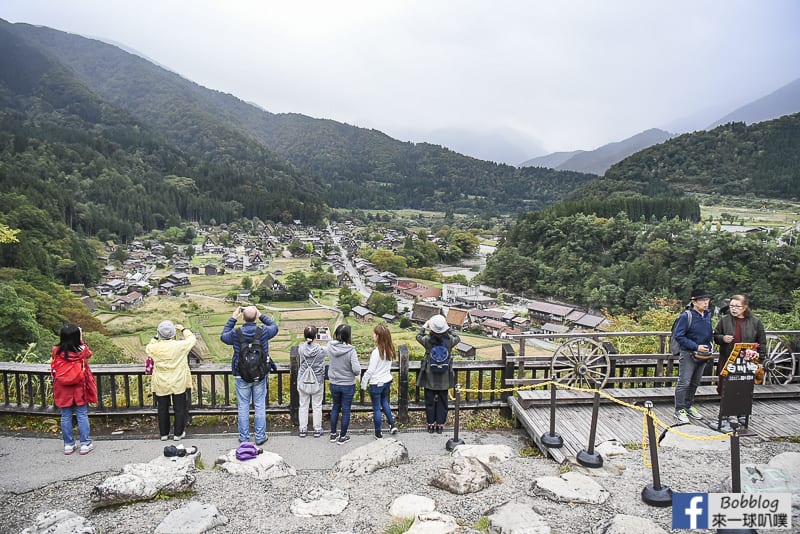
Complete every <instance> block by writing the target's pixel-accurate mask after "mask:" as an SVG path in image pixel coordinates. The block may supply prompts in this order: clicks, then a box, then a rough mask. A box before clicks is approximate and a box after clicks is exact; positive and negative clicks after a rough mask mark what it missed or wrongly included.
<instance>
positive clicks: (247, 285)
mask: <svg viewBox="0 0 800 534" xmlns="http://www.w3.org/2000/svg"><path fill="white" fill-rule="evenodd" d="M241 285H242V289H252V288H253V279H252V278H250V275H249V274H246V275H244V277H243V278H242V284H241Z"/></svg>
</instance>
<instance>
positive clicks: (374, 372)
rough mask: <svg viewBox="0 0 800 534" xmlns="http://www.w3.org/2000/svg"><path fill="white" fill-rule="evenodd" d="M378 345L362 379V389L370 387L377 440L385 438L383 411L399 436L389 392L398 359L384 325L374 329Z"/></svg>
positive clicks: (390, 334)
mask: <svg viewBox="0 0 800 534" xmlns="http://www.w3.org/2000/svg"><path fill="white" fill-rule="evenodd" d="M372 332H373V334H374V338H375V344H376V345H377V346H376V347H375V349H374V350H373V351H372V354H370V357H369V367H368V368H367V372H366V373H364V377H363V378H362V379H361V389H365V390H366V389H367V387H369V396H370V399H372V418H373V422H374V424H375V439H380V438H382V437H383V434H382V433H381V419H382V416H381V411H382V412H383V413H385V414H386V420H387V421H388V422H389V427H390V428H391V433H392V434H397V426H395V422H394V416H393V415H392V407H391V406H390V405H389V391H390V390H391V388H392V361H393V360H394V359H395V357H396V353H395V350H394V344H392V333H391V332H390V331H389V329H388V328H387V327H386V326H385V325H382V324H379V325H377V326H376V327H375V328H374V329H373V331H372Z"/></svg>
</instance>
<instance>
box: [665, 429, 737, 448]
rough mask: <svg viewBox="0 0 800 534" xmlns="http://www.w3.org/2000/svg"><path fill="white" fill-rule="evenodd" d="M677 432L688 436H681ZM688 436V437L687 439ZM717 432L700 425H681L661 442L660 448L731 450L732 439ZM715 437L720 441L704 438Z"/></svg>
mask: <svg viewBox="0 0 800 534" xmlns="http://www.w3.org/2000/svg"><path fill="white" fill-rule="evenodd" d="M676 432H680V433H682V434H686V436H680V435H678V434H677V433H676ZM687 436H688V437H687ZM722 436H723V434H720V433H719V432H717V431H716V430H711V429H710V428H707V427H704V426H699V425H681V426H678V427H675V429H674V430H670V431H669V432H667V434H666V435H665V436H664V439H662V440H661V443H660V444H659V447H664V448H665V449H669V448H673V449H681V450H689V451H727V450H730V438H729V437H722ZM708 437H715V438H720V439H714V440H707V439H703V438H708Z"/></svg>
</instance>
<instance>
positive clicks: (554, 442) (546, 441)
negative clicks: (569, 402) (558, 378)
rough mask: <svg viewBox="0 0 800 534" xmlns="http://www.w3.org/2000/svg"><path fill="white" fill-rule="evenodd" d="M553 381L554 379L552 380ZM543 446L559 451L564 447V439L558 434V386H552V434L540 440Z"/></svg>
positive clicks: (546, 434)
mask: <svg viewBox="0 0 800 534" xmlns="http://www.w3.org/2000/svg"><path fill="white" fill-rule="evenodd" d="M550 380H551V381H553V378H552V377H551V378H550ZM539 439H540V440H541V441H542V445H544V446H545V447H549V448H551V449H558V448H560V447H563V446H564V439H563V438H562V437H561V435H559V434H556V385H555V384H554V383H553V384H550V432H546V433H544V434H542V437H541V438H539Z"/></svg>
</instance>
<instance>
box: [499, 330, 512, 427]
mask: <svg viewBox="0 0 800 534" xmlns="http://www.w3.org/2000/svg"><path fill="white" fill-rule="evenodd" d="M500 348H501V351H500V352H501V354H502V356H503V379H502V387H503V389H507V388H508V383H507V382H506V381H507V380H508V379H509V378H514V362H510V361H508V359H509V358H510V357H513V356H514V347H512V346H511V344H510V343H503V345H502V346H501V347H500ZM511 395H512V393H511V392H510V391H504V392H503V393H501V394H500V400H502V401H503V407H502V408H500V415H502V416H503V417H505V418H506V419H511V417H512V412H511V406H509V405H508V398H509V397H510V396H511Z"/></svg>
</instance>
